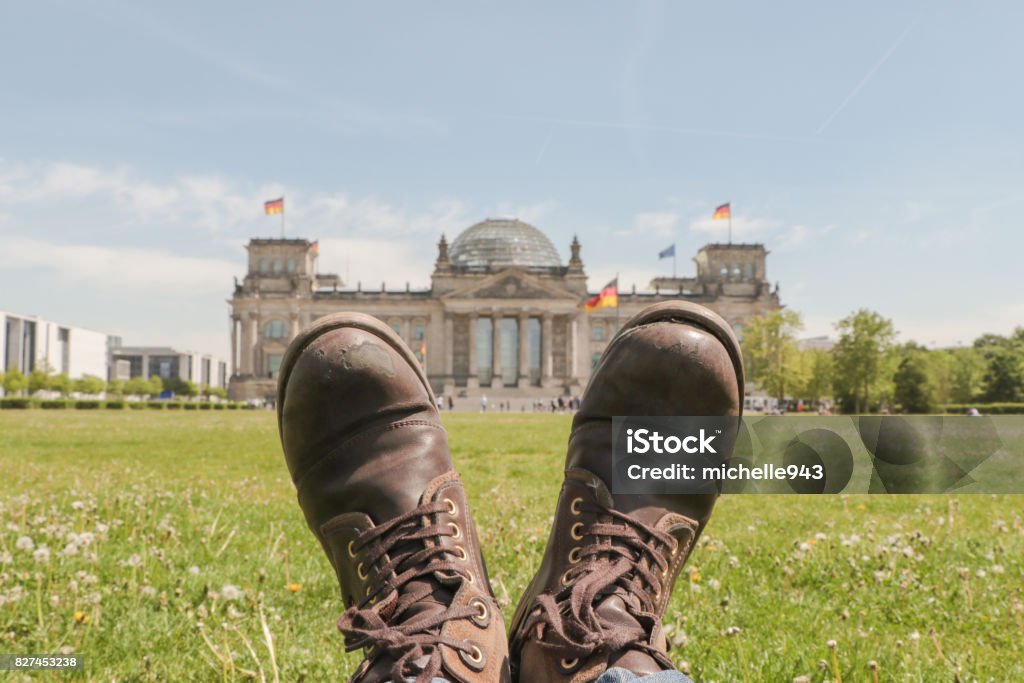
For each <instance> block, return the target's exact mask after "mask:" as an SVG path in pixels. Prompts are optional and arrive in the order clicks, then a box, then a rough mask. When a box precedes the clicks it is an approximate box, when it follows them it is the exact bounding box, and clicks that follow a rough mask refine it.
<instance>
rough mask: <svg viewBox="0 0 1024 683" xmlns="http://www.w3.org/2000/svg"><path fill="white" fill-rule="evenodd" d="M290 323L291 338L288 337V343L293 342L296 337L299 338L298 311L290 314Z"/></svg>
mask: <svg viewBox="0 0 1024 683" xmlns="http://www.w3.org/2000/svg"><path fill="white" fill-rule="evenodd" d="M288 323H289V325H290V330H289V332H290V336H289V337H288V341H291V340H292V339H295V338H296V337H298V336H299V312H298V311H292V312H291V314H290V316H289V318H288Z"/></svg>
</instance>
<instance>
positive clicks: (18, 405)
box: [0, 396, 36, 410]
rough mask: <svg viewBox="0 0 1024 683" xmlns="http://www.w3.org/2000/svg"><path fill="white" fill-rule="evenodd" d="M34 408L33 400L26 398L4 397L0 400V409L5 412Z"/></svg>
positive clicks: (34, 402)
mask: <svg viewBox="0 0 1024 683" xmlns="http://www.w3.org/2000/svg"><path fill="white" fill-rule="evenodd" d="M35 407H36V401H35V399H33V398H30V397H28V396H4V397H3V398H0V408H3V409H5V410H25V409H27V408H35Z"/></svg>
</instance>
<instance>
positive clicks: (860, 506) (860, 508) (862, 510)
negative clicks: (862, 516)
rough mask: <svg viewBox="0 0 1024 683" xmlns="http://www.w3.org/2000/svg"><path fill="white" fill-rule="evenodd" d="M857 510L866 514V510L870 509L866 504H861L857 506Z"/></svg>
mask: <svg viewBox="0 0 1024 683" xmlns="http://www.w3.org/2000/svg"><path fill="white" fill-rule="evenodd" d="M857 509H858V510H860V511H861V512H864V511H865V510H867V509H868V506H867V505H865V504H864V503H861V504H860V505H858V506H857Z"/></svg>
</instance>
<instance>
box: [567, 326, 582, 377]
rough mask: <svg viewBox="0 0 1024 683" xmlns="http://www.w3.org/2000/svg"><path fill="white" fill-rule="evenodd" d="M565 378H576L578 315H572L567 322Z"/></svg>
mask: <svg viewBox="0 0 1024 683" xmlns="http://www.w3.org/2000/svg"><path fill="white" fill-rule="evenodd" d="M565 325H566V330H565V376H566V379H569V380H573V379H575V378H576V332H577V329H578V327H579V326H578V325H577V324H576V315H570V316H568V317H567V318H566V321H565Z"/></svg>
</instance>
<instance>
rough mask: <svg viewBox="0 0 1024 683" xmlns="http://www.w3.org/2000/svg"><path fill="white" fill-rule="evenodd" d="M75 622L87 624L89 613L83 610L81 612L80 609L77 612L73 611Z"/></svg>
mask: <svg viewBox="0 0 1024 683" xmlns="http://www.w3.org/2000/svg"><path fill="white" fill-rule="evenodd" d="M75 623H76V624H88V623H89V615H88V614H86V613H85V612H82V611H81V610H79V611H78V612H75Z"/></svg>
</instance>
